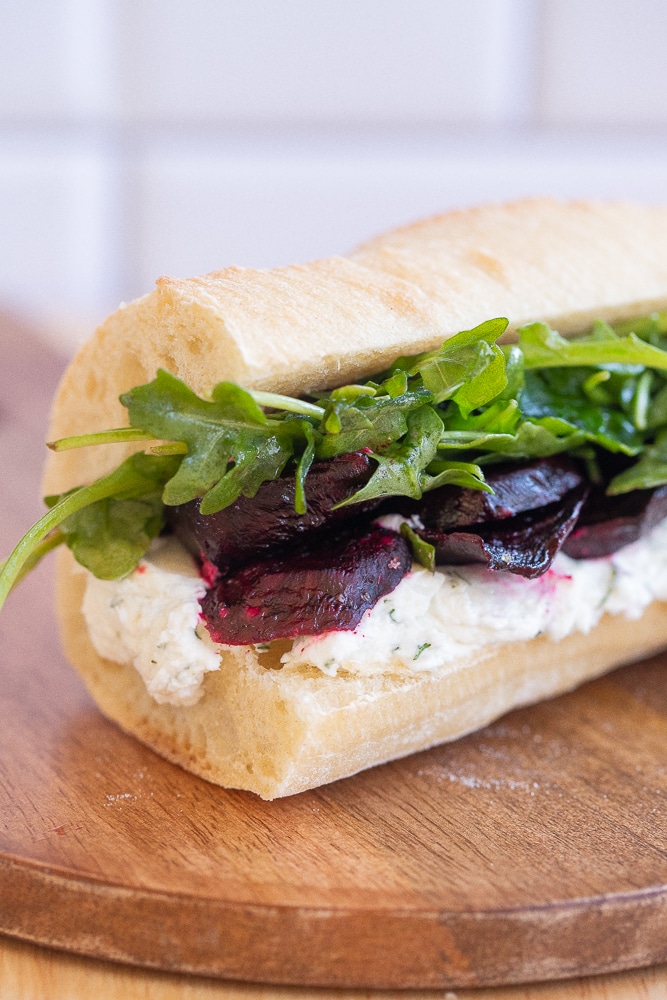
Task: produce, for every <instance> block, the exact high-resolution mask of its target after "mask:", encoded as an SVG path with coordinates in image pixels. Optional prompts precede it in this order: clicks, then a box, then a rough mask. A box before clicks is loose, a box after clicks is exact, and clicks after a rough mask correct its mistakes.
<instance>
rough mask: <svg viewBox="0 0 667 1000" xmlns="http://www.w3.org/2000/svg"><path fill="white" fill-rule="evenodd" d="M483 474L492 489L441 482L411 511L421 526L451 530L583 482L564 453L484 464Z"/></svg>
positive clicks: (549, 499) (539, 502) (549, 498)
mask: <svg viewBox="0 0 667 1000" xmlns="http://www.w3.org/2000/svg"><path fill="white" fill-rule="evenodd" d="M484 475H485V478H486V480H487V482H488V483H489V485H490V486H492V487H493V490H494V492H493V493H483V492H482V491H481V490H470V489H464V488H462V487H459V486H443V487H441V488H440V489H438V490H432V491H431V492H430V493H426V494H424V497H423V499H422V500H421V501H419V503H418V505H416V506H415V507H414V512H415V513H417V514H419V517H420V519H421V521H422V523H423V524H424V526H425V527H427V528H429V529H432V530H433V531H452V530H454V529H456V528H464V527H468V526H469V525H472V524H484V523H486V522H489V521H497V520H501V519H505V518H509V517H516V515H517V514H521V513H523V511H527V510H533V509H534V508H536V507H546V506H547V505H548V504H551V503H555V502H556V501H557V500H561V499H562V498H563V497H565V496H566V495H567V494H568V493H569V492H570V490H573V489H575V487H577V486H581V484H582V483H583V482H584V477H583V475H582V473H581V471H580V470H579V468H578V467H577V465H576V464H575V463H574V462H573V461H572V460H571V459H570V458H568V457H567V456H565V455H554V456H552V457H551V458H542V459H535V460H534V461H532V462H527V463H524V464H521V465H516V464H513V465H503V466H487V467H486V469H485V470H484Z"/></svg>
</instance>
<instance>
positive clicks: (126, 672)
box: [44, 200, 667, 798]
mask: <svg viewBox="0 0 667 1000" xmlns="http://www.w3.org/2000/svg"><path fill="white" fill-rule="evenodd" d="M654 308H667V207H665V208H648V207H641V206H636V205H628V204H602V203H571V204H559V203H557V202H552V201H548V200H534V201H523V202H517V203H515V204H512V205H505V206H487V207H485V208H481V209H475V210H471V211H468V212H457V213H450V214H448V215H444V216H440V217H438V218H435V219H431V220H427V221H426V222H423V223H419V224H417V225H415V226H411V227H407V228H405V229H402V230H399V231H397V232H395V233H391V234H388V235H387V236H384V237H380V238H378V239H376V240H374V241H372V242H371V243H369V244H367V245H366V246H364V247H362V248H361V249H359V250H358V251H356V253H354V254H353V255H351V256H350V257H349V258H332V259H329V260H324V261H316V262H314V263H312V264H308V265H303V266H295V267H288V268H281V269H277V270H275V271H254V270H250V269H238V268H228V269H227V270H224V271H218V272H215V273H213V274H210V275H206V276H204V277H201V278H194V279H189V280H175V279H171V278H162V279H160V280H159V281H158V283H157V288H156V290H155V291H153V292H152V293H151V294H149V295H147V296H145V297H144V298H143V299H139V300H138V301H136V302H134V303H131V304H129V305H127V306H124V307H122V308H121V309H119V310H118V312H116V313H114V315H113V316H111V317H110V318H109V320H107V321H106V323H104V324H103V325H102V326H101V327H100V328H99V330H98V331H97V332H96V334H95V335H94V337H93V338H92V339H91V340H90V341H89V342H88V343H87V344H86V345H85V346H84V347H83V348H82V349H81V351H80V352H79V354H78V355H77V356H76V358H75V359H74V360H73V362H72V364H71V365H70V367H69V369H68V371H67V372H66V374H65V376H64V379H63V382H62V384H61V387H60V389H59V392H58V394H57V396H56V399H55V402H54V407H53V414H52V423H51V428H50V436H51V437H52V438H57V437H62V436H65V435H69V434H76V433H84V432H90V431H94V430H98V429H104V428H108V427H114V426H119V425H121V424H122V423H124V422H126V413H125V410H124V409H123V408H122V407H121V406H120V404H119V402H118V396H119V395H120V393H121V392H123V391H125V390H127V389H130V388H132V387H133V386H136V385H139V384H141V383H143V382H145V381H148V380H150V379H152V378H153V377H154V375H155V372H156V369H157V368H158V367H163V368H166V369H168V370H170V371H172V372H174V373H175V374H176V375H178V376H180V377H181V378H183V379H184V380H185V381H186V382H188V384H189V385H191V386H192V388H193V389H195V390H196V391H198V392H205V391H207V390H209V389H210V388H211V387H212V386H213V385H214V384H215V383H216V382H218V381H220V380H223V379H229V380H232V381H237V382H239V383H241V384H244V385H246V386H248V387H255V388H269V389H273V390H276V391H287V392H294V393H303V392H305V391H307V390H309V389H312V388H322V387H328V386H332V385H334V384H341V383H344V382H347V381H350V380H352V379H355V378H361V377H363V376H367V375H369V374H371V373H373V372H374V371H377V370H379V369H381V368H382V367H384V366H385V365H386V364H387V363H389V362H390V361H391V360H393V358H394V357H396V356H397V355H400V354H406V353H416V352H418V351H420V350H424V349H428V348H432V347H435V346H437V345H438V344H439V343H441V342H442V340H443V339H445V338H446V337H449V336H451V335H453V334H454V333H456V332H457V331H458V330H461V329H467V328H470V327H472V326H474V325H476V324H477V323H479V322H482V321H483V320H486V319H489V318H491V317H493V316H498V315H504V316H507V317H508V318H509V320H510V324H511V327H512V328H515V327H517V326H519V325H521V324H522V323H524V322H528V321H530V320H536V319H544V320H547V321H549V322H551V323H552V324H553V325H554V326H555V327H556V328H557V329H560V330H561V331H562V332H568V331H572V330H576V329H582V328H584V327H585V326H586V324H587V323H589V322H590V321H591V320H592V319H594V318H596V317H601V318H606V319H610V320H613V319H619V318H628V317H631V316H634V315H639V314H641V313H645V312H647V311H650V310H651V309H654ZM122 457H123V453H122V449H120V448H119V447H118V446H107V447H104V448H97V449H91V450H87V449H86V450H81V451H72V452H65V453H62V454H59V455H57V456H52V457H51V458H50V459H49V462H48V463H47V468H46V472H45V479H44V489H45V492H46V493H57V492H61V491H63V490H65V489H68V488H70V487H72V486H74V485H78V484H80V483H82V482H87V481H90V480H92V479H94V478H96V477H97V476H100V475H103V474H104V473H106V472H108V471H109V470H110V469H111V468H113V467H114V466H115V465H117V463H118V462H119V460H120V459H121V458H122ZM58 574H59V576H58V592H59V609H60V616H61V621H62V629H63V639H64V643H65V647H66V651H67V653H68V655H69V657H70V659H71V660H72V662H73V663H74V665H75V666H76V667H77V669H78V670H79V671H80V672H81V674H82V676H83V678H84V680H85V682H86V684H87V685H88V687H89V689H90V691H91V693H92V694H93V697H94V698H95V700H96V701H97V703H98V704H99V706H100V708H101V709H102V711H103V712H104V713H105V714H106V715H108V716H109V717H110V718H112V719H114V720H115V721H116V722H118V723H119V724H120V725H121V726H122V727H123V728H124V729H126V730H127V731H128V732H130V733H133V734H134V735H136V736H137V737H138V738H139V739H141V740H143V741H144V742H145V743H147V744H148V745H149V746H152V747H153V748H154V749H156V750H157V751H158V752H159V753H161V754H163V755H164V756H165V757H167V758H169V759H170V760H173V761H176V762H177V763H179V764H182V765H183V766H184V767H186V768H188V769H189V770H191V771H194V772H195V773H197V774H200V775H202V776H203V777H205V778H208V779H209V780H211V781H214V782H217V783H219V784H222V785H226V786H230V787H235V788H245V789H249V790H252V791H255V792H257V793H258V794H260V795H262V796H263V797H265V798H274V797H276V796H281V795H287V794H291V793H294V792H297V791H301V790H302V789H305V788H309V787H312V786H314V785H318V784H321V783H323V782H326V781H332V780H335V779H336V778H340V777H343V776H345V775H348V774H351V773H354V772H355V771H358V770H360V769H362V768H365V767H369V766H371V765H373V764H377V763H380V762H382V761H385V760H389V759H391V758H394V757H398V756H402V755H404V754H408V753H411V752H413V751H415V750H419V749H422V748H425V747H427V746H430V745H433V744H435V743H438V742H441V741H443V740H448V739H453V738H455V737H457V736H460V735H462V734H463V733H465V732H469V731H471V730H473V729H476V728H478V727H480V726H482V725H484V724H485V723H486V722H488V721H490V720H491V719H493V718H495V717H497V716H498V715H500V714H502V713H503V712H505V711H507V710H508V709H510V708H512V707H514V706H516V705H519V704H525V703H528V702H532V701H536V700H539V699H541V698H544V697H548V696H550V695H553V694H557V693H559V692H560V691H563V690H567V689H569V688H571V687H573V686H575V685H576V684H578V683H580V682H582V681H583V680H585V679H587V678H590V677H594V676H596V675H597V674H599V673H602V672H603V671H605V670H607V669H610V668H611V667H613V666H615V665H617V664H619V663H623V662H626V661H628V660H632V659H637V658H639V657H641V656H643V655H645V654H647V653H650V652H653V651H654V650H657V649H659V648H660V647H661V646H663V645H665V644H667V606H665V605H660V604H654V605H653V606H651V607H650V608H649V609H648V610H647V612H646V613H645V615H644V617H643V619H642V622H641V628H632V629H629V628H628V627H627V621H626V620H625V619H623V618H621V617H619V618H614V619H611V618H606V619H605V620H604V621H603V623H601V624H600V625H599V626H598V627H597V628H596V629H594V631H593V632H591V633H590V634H589V635H588V636H583V635H580V634H577V635H574V636H571V637H569V638H567V639H565V640H563V641H561V642H560V643H553V642H551V641H550V640H547V639H538V640H535V641H533V642H531V643H522V644H513V645H510V646H505V647H502V648H500V649H498V650H495V651H494V652H493V654H492V655H490V654H488V653H487V654H485V655H484V657H481V656H480V658H479V659H476V660H474V661H471V662H465V663H461V665H460V670H457V671H454V672H452V671H448V672H447V673H446V675H445V674H444V673H443V674H442V675H440V674H438V673H437V672H436V673H434V674H428V675H423V676H410V677H398V676H391V675H390V676H381V677H373V678H371V679H368V678H364V679H359V678H348V677H335V678H331V677H327V676H324V675H321V674H320V673H319V672H318V671H316V670H315V669H314V668H313V671H312V673H310V674H308V675H307V676H306V675H304V676H294V675H288V674H287V672H282V671H281V670H279V669H275V666H276V665H275V664H274V665H270V664H269V665H266V664H265V663H264V661H261V662H260V659H258V657H257V656H256V655H255V654H254V653H253V652H248V651H245V650H239V651H238V652H234V653H230V654H225V655H224V656H223V662H222V669H221V670H220V672H216V673H213V674H209V675H207V677H206V678H205V682H204V684H205V693H204V696H203V698H202V699H201V701H200V702H199V703H198V704H197V705H195V706H191V707H187V708H175V707H172V706H166V705H158V704H156V703H155V702H153V701H152V699H151V698H150V696H149V695H148V694H147V692H146V690H145V687H144V685H143V682H142V680H141V678H140V677H139V675H138V673H137V672H136V671H135V670H134V669H133V668H131V667H125V666H120V665H118V664H113V663H110V662H108V661H104V660H102V659H100V657H99V656H98V655H97V654H96V653H95V652H94V650H93V648H92V646H91V644H90V641H89V639H88V636H87V632H86V628H85V624H84V623H83V620H82V618H81V614H80V611H79V608H80V603H81V587H82V577H81V574H80V573H78V572H73V571H72V569H71V557H70V556H69V553H67V552H65V553H62V555H61V558H60V560H59V569H58Z"/></svg>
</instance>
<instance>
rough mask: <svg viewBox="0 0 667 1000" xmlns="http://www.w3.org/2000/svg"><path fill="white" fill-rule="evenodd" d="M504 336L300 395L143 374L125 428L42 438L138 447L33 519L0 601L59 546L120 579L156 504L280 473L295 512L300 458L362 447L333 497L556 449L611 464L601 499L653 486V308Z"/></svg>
mask: <svg viewBox="0 0 667 1000" xmlns="http://www.w3.org/2000/svg"><path fill="white" fill-rule="evenodd" d="M506 328H507V320H505V319H502V318H498V319H492V320H489V321H487V322H485V323H482V324H480V325H479V326H477V327H475V328H474V329H472V330H465V331H462V332H461V333H459V334H457V335H456V336H455V337H452V338H450V339H449V340H447V341H446V342H445V343H444V344H443V345H442V346H441V347H440V348H438V349H437V350H434V351H426V352H424V353H422V354H419V355H416V356H413V357H403V358H398V359H397V360H396V361H395V362H394V364H393V365H391V366H390V368H389V369H388V370H386V371H385V372H382V373H380V374H378V375H377V376H375V377H374V378H373V379H369V380H367V381H366V382H364V383H362V384H353V385H347V386H340V387H339V388H337V389H334V390H332V391H330V392H324V393H317V394H315V395H314V396H313V397H311V398H310V399H293V398H291V397H287V396H282V395H279V394H276V393H267V392H253V391H249V390H246V389H243V388H241V387H240V386H238V385H235V384H233V383H230V382H221V383H219V384H218V385H216V386H215V387H214V388H213V389H212V391H211V393H210V395H209V396H207V397H206V398H202V397H200V396H198V395H196V393H194V392H193V391H192V390H191V389H189V388H188V387H187V386H186V385H185V384H184V383H183V382H182V381H181V380H180V379H178V378H176V376H174V375H172V374H170V373H169V372H166V371H159V372H157V374H156V377H155V379H153V381H152V382H149V383H147V384H146V385H142V386H138V387H136V388H134V389H132V390H130V391H129V392H127V393H125V394H124V395H123V396H122V397H121V402H122V403H123V405H124V406H125V407H126V409H127V412H128V421H129V425H130V426H129V427H125V428H115V429H112V430H109V431H105V432H102V433H97V434H90V435H85V434H84V435H79V436H77V437H74V438H68V439H64V440H62V441H59V442H55V443H54V444H53V445H52V447H53V448H54V449H55V450H64V449H66V448H74V447H84V446H95V445H97V444H100V443H109V442H113V441H118V442H125V443H127V442H128V441H129V442H134V443H135V445H136V446H137V447H142V446H143V447H145V448H146V449H147V451H146V452H137V453H136V454H135V455H133V456H131V457H130V458H129V459H126V460H125V461H124V462H123V463H122V464H121V465H119V467H118V468H117V469H116V470H115V471H113V472H111V473H110V474H109V475H107V476H104V477H102V478H101V479H98V480H96V481H95V482H94V483H91V484H90V485H84V486H81V487H79V488H77V489H75V490H70V491H68V492H67V493H65V494H62V495H61V496H58V497H49V498H47V506H48V510H47V512H46V513H45V514H44V516H43V517H42V518H41V519H40V521H38V522H37V524H36V525H34V526H33V527H32V528H31V529H30V530H29V531H28V532H27V534H26V535H25V536H24V538H23V539H22V540H21V541H20V542H19V544H18V545H17V546H16V548H15V549H14V551H13V552H12V554H11V555H10V556H9V558H8V559H7V560H5V562H4V564H2V565H1V568H0V605H1V604H2V602H3V601H4V599H5V597H6V596H7V594H8V593H9V591H10V590H11V589H12V587H13V586H14V585H15V584H16V582H17V581H18V580H19V579H20V578H21V577H22V575H24V574H25V573H26V572H27V571H28V570H29V569H30V568H31V567H32V566H33V565H35V563H36V562H37V561H38V560H39V559H40V558H41V557H42V556H43V555H44V554H45V553H46V552H48V551H50V549H52V548H54V547H56V546H57V545H59V544H62V543H65V544H67V545H68V546H69V547H70V548H71V549H72V551H73V553H74V555H75V557H76V558H77V560H78V561H79V562H81V563H82V564H83V565H84V566H86V567H87V568H88V569H90V570H91V572H93V573H94V574H95V575H97V576H100V577H102V578H105V579H114V578H116V577H119V576H123V575H125V574H126V573H128V572H130V571H131V570H132V569H133V567H134V566H135V565H136V564H137V562H138V560H139V559H140V558H141V557H142V555H143V554H144V553H145V552H146V550H147V548H148V546H149V545H150V543H151V540H152V539H153V538H155V537H156V535H158V534H159V533H160V532H161V531H162V530H163V527H164V521H165V506H169V505H174V504H182V503H186V502H188V501H190V500H193V499H195V498H199V500H200V509H201V511H202V513H203V514H211V513H214V512H215V511H217V510H221V509H222V508H223V507H226V506H228V505H229V504H231V503H233V502H234V500H236V498H237V497H238V496H241V495H243V496H248V497H252V496H254V495H255V493H256V492H257V490H258V489H259V487H260V486H261V485H262V483H263V482H265V481H267V480H271V479H275V478H277V477H278V476H280V475H281V474H283V472H284V471H289V472H291V473H292V474H294V476H295V479H296V499H295V507H296V510H297V512H298V513H304V512H305V510H306V504H307V497H306V487H307V480H308V471H309V469H310V467H311V464H312V462H313V461H315V460H316V459H317V460H319V459H329V458H333V457H335V456H336V455H340V454H344V453H346V452H351V451H359V450H363V451H365V452H366V453H367V454H369V455H370V456H371V457H372V459H373V461H374V464H375V467H374V471H373V473H372V475H371V477H370V479H369V481H368V482H367V484H366V485H365V486H364V487H363V488H362V489H360V490H359V491H357V493H355V494H354V496H352V497H350V498H348V499H347V500H346V501H344V503H345V504H354V503H359V502H362V501H364V500H370V499H373V498H378V497H390V496H407V497H412V498H415V499H418V498H419V497H421V496H422V495H423V493H424V492H426V491H428V490H432V489H437V488H439V487H441V486H445V485H456V486H462V487H466V488H472V489H481V490H489V487H488V485H487V484H486V483H485V481H484V472H483V470H484V468H485V467H486V466H488V465H489V464H492V463H494V462H499V461H508V460H509V461H514V460H522V459H529V458H534V457H545V456H548V455H553V454H557V453H558V452H562V451H568V452H571V453H573V454H575V455H578V456H580V457H581V458H582V460H584V461H585V462H586V463H587V464H588V465H589V468H590V469H591V470H592V473H593V474H595V471H596V469H597V468H598V464H597V456H598V455H599V454H600V453H601V452H612V453H617V454H619V455H621V456H625V460H626V462H627V468H626V469H625V471H623V472H621V473H620V474H619V475H617V476H616V477H615V478H613V479H612V481H611V482H610V483H609V485H608V492H609V493H610V494H611V493H619V492H626V491H629V490H635V489H646V488H649V487H653V486H656V485H661V484H663V483H667V313H654V314H651V315H650V316H645V317H640V318H638V319H637V320H635V321H633V322H631V323H623V324H619V325H617V326H615V327H611V326H609V325H608V324H606V323H601V322H599V323H596V324H595V325H594V327H593V329H592V330H591V331H590V332H589V333H588V334H586V335H585V336H581V337H575V338H569V339H566V338H564V337H562V336H561V335H560V334H558V333H557V332H556V331H554V330H552V329H551V328H550V327H548V326H547V325H546V324H544V323H531V324H529V325H528V326H525V327H523V328H522V329H521V330H519V331H518V342H517V343H515V344H511V345H508V344H499V343H498V341H499V339H500V337H501V336H502V334H503V333H504V332H505V331H506ZM406 534H407V532H406ZM413 534H414V533H413ZM410 541H411V544H412V546H413V549H414V548H415V540H414V539H410ZM418 555H419V553H418ZM420 558H423V559H424V560H425V561H427V562H428V561H430V559H431V555H430V554H429V553H428V552H426V551H423V552H422V553H421V555H420Z"/></svg>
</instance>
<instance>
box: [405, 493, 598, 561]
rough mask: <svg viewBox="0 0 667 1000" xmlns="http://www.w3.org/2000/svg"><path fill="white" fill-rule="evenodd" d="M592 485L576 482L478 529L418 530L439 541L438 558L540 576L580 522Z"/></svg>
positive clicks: (434, 543) (423, 536)
mask: <svg viewBox="0 0 667 1000" xmlns="http://www.w3.org/2000/svg"><path fill="white" fill-rule="evenodd" d="M587 493H588V488H587V487H586V486H577V487H576V488H575V489H573V490H570V492H569V493H568V494H567V496H565V497H564V498H563V499H561V500H559V501H556V502H555V503H551V504H549V505H547V506H546V507H540V508H538V509H537V510H530V511H525V512H524V513H522V514H518V515H517V516H516V517H513V518H508V519H506V520H501V521H496V522H493V523H489V524H481V525H479V526H477V527H476V530H475V531H472V530H468V531H453V532H449V533H445V532H435V531H429V530H428V529H426V530H424V531H421V530H420V531H419V535H420V536H421V537H422V538H424V540H425V541H427V542H430V543H431V545H434V546H435V552H436V563H439V564H442V565H456V564H459V565H461V564H466V563H482V564H483V565H485V566H488V567H489V569H493V570H508V571H509V572H510V573H518V574H519V575H520V576H525V577H529V578H532V577H536V576H541V575H542V574H543V573H546V571H547V570H548V569H549V567H550V565H551V563H552V562H553V560H554V558H555V556H556V553H557V552H558V550H559V549H560V548H561V546H562V545H563V542H564V541H565V539H566V538H567V536H568V535H569V533H570V531H572V529H573V527H574V525H575V524H576V521H577V517H578V516H579V512H580V510H581V508H582V505H583V503H584V500H585V498H586V495H587Z"/></svg>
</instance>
